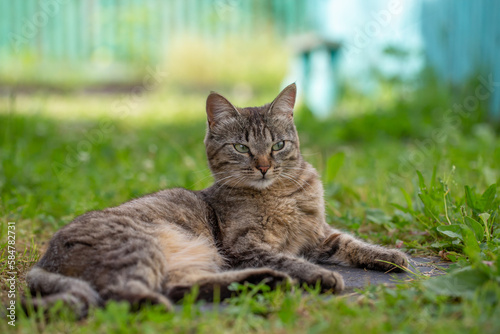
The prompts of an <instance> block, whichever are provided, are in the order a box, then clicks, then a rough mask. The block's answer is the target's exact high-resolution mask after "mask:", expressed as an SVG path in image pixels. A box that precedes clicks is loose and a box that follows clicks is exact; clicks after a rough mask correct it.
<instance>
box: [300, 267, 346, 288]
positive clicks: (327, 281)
mask: <svg viewBox="0 0 500 334" xmlns="http://www.w3.org/2000/svg"><path fill="white" fill-rule="evenodd" d="M317 282H320V284H321V291H322V292H327V291H332V292H334V293H340V292H342V290H344V279H343V278H342V275H340V274H339V273H337V272H335V271H331V270H328V269H319V270H316V271H314V272H312V273H310V274H309V275H308V277H307V278H306V279H305V280H304V283H307V284H309V285H316V283H317Z"/></svg>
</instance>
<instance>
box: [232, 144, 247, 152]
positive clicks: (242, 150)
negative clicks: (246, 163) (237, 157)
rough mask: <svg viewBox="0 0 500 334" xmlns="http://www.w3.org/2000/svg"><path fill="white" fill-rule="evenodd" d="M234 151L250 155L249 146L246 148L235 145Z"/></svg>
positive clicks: (241, 145)
mask: <svg viewBox="0 0 500 334" xmlns="http://www.w3.org/2000/svg"><path fill="white" fill-rule="evenodd" d="M233 146H234V149H235V150H236V151H238V152H240V153H248V152H250V149H249V148H248V146H245V145H243V144H234V145H233Z"/></svg>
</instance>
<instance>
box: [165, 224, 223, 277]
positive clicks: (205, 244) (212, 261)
mask: <svg viewBox="0 0 500 334" xmlns="http://www.w3.org/2000/svg"><path fill="white" fill-rule="evenodd" d="M157 240H158V243H159V246H160V248H161V250H162V253H163V256H164V257H165V261H166V264H167V271H168V277H169V282H168V283H169V284H177V283H189V282H190V281H193V282H194V281H196V279H197V277H199V276H200V275H202V274H207V273H216V272H219V271H221V268H222V266H223V265H224V259H223V258H222V256H221V255H220V254H219V252H218V251H217V248H216V247H215V245H214V244H213V241H211V240H209V239H207V238H206V237H205V236H203V235H199V236H193V235H190V234H188V233H186V232H185V231H183V230H182V229H180V228H178V227H176V226H172V225H165V226H162V227H161V228H160V229H159V230H158V233H157Z"/></svg>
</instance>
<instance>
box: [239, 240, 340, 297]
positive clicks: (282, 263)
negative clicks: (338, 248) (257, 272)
mask: <svg viewBox="0 0 500 334" xmlns="http://www.w3.org/2000/svg"><path fill="white" fill-rule="evenodd" d="M235 248H237V249H238V251H234V250H233V252H232V253H231V255H230V256H229V260H230V262H231V263H232V266H233V267H235V268H238V269H241V268H262V267H268V268H272V269H274V270H277V271H280V272H284V273H286V274H288V275H289V276H290V277H292V278H294V279H296V280H298V281H299V282H300V283H306V284H309V285H315V284H316V283H319V284H320V285H321V288H322V290H323V291H332V292H335V293H339V292H341V291H342V290H343V289H344V280H343V279H342V276H341V275H340V274H339V273H337V272H334V271H332V270H328V269H325V268H322V267H321V266H318V265H317V264H314V263H311V262H309V261H307V260H305V259H302V258H298V257H295V256H292V255H288V254H283V253H278V252H274V251H272V250H271V249H267V248H260V247H258V246H257V247H252V246H245V247H241V246H240V247H235Z"/></svg>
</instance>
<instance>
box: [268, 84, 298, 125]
mask: <svg viewBox="0 0 500 334" xmlns="http://www.w3.org/2000/svg"><path fill="white" fill-rule="evenodd" d="M296 97H297V86H296V85H295V83H293V84H291V85H288V86H286V87H285V89H283V90H282V91H281V93H280V94H279V95H278V97H277V98H275V99H274V101H273V102H272V103H271V106H270V107H269V113H270V114H274V115H279V114H282V115H286V116H288V117H290V118H292V117H293V107H294V106H295V98H296Z"/></svg>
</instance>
